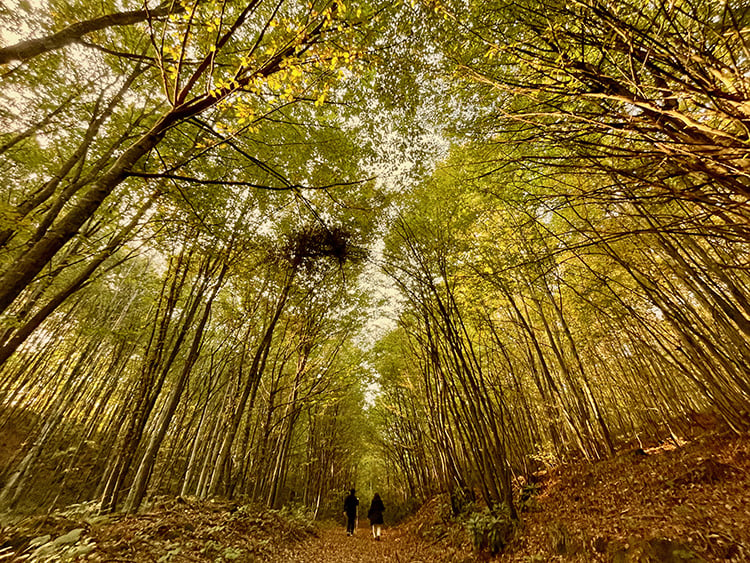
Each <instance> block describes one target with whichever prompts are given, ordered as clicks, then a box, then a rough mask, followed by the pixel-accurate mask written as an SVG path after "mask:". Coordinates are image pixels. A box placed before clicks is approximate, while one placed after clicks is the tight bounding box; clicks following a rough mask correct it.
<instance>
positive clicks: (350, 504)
mask: <svg viewBox="0 0 750 563" xmlns="http://www.w3.org/2000/svg"><path fill="white" fill-rule="evenodd" d="M355 492H356V491H355V490H354V489H352V490H350V491H349V496H347V497H346V498H345V499H344V514H345V515H346V535H347V536H352V535H354V528H355V527H356V522H357V507H358V506H359V499H358V498H357V497H356V496H355V494H354V493H355Z"/></svg>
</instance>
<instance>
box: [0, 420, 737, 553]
mask: <svg viewBox="0 0 750 563" xmlns="http://www.w3.org/2000/svg"><path fill="white" fill-rule="evenodd" d="M521 517H522V518H521V524H520V526H519V527H518V529H517V530H516V534H515V537H514V539H513V540H511V542H510V543H509V545H507V546H506V547H505V550H504V551H503V553H501V554H499V555H497V556H496V557H494V558H492V557H491V556H490V555H489V554H487V553H477V552H476V551H474V550H473V549H472V546H471V540H470V537H469V534H468V532H467V525H466V523H467V521H468V518H469V515H468V514H465V515H459V516H458V517H454V516H451V515H450V510H449V509H448V507H447V502H446V501H445V499H433V500H432V501H430V502H428V503H427V504H426V505H425V506H424V507H423V508H422V509H421V510H420V512H419V513H418V514H417V515H415V516H413V517H412V518H410V519H409V520H407V521H406V522H403V523H401V524H400V525H398V526H391V527H389V526H386V528H385V530H384V533H383V539H382V541H374V540H373V539H372V538H371V537H370V534H369V530H368V528H367V527H366V526H365V523H364V522H360V528H359V529H358V533H357V534H355V536H353V537H347V536H346V534H345V533H344V530H343V523H323V524H318V525H315V526H313V525H311V524H310V523H309V522H306V521H305V520H303V519H301V518H299V517H296V516H294V515H292V514H288V513H284V512H277V511H264V512H259V511H253V510H252V509H249V508H248V507H244V506H237V505H233V504H230V503H210V502H203V503H199V502H187V501H169V502H165V503H163V504H161V505H156V506H153V507H151V509H150V510H149V511H148V512H145V513H143V514H139V515H135V516H109V517H97V516H94V512H93V507H92V506H91V505H82V506H78V507H71V508H69V509H68V510H66V511H61V512H57V513H54V514H52V515H48V516H45V517H42V516H38V517H26V518H24V519H23V520H14V521H11V520H8V519H6V520H5V521H4V522H2V528H0V562H1V563H6V562H12V561H28V562H31V563H35V562H47V561H100V562H105V561H107V562H132V563H142V562H157V563H170V562H172V563H182V562H195V561H200V562H223V561H239V562H243V563H255V562H261V561H266V562H269V563H281V562H309V563H318V562H320V563H324V562H340V563H349V562H358V561H362V562H365V561H367V562H370V561H384V562H388V561H393V562H398V563H406V562H411V563H418V562H424V563H428V562H436V563H448V562H452V563H468V562H471V561H488V560H494V561H497V562H498V563H520V562H524V563H543V562H552V561H570V562H580V563H582V562H597V561H602V562H616V563H631V562H633V563H635V562H638V563H641V562H648V561H654V562H662V561H663V562H677V563H681V562H685V563H687V562H693V563H697V562H701V561H705V562H719V561H732V562H737V563H740V562H745V561H750V437H736V436H731V435H728V434H715V433H714V434H709V435H704V436H703V437H702V438H699V439H696V440H694V441H691V442H690V443H687V444H680V445H676V444H663V445H660V446H658V447H653V448H645V447H644V448H643V449H642V450H633V451H630V452H627V453H622V454H620V455H618V456H616V457H615V458H613V459H610V460H607V461H604V462H600V463H596V464H587V463H581V464H574V465H567V466H561V467H556V468H555V469H553V470H550V471H548V472H546V473H543V474H541V475H540V479H539V481H538V483H537V493H536V494H535V495H534V496H533V497H532V498H531V499H529V501H528V502H526V503H525V504H524V505H523V512H522V513H521Z"/></svg>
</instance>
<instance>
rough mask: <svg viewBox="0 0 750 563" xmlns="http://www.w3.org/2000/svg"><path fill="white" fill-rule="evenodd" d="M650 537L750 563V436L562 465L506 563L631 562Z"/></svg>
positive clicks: (716, 437) (531, 508)
mask: <svg viewBox="0 0 750 563" xmlns="http://www.w3.org/2000/svg"><path fill="white" fill-rule="evenodd" d="M649 540H653V541H658V540H668V541H671V542H675V543H678V544H680V545H684V546H685V548H686V549H685V550H683V551H684V552H688V551H692V552H693V553H694V554H695V556H696V558H703V559H705V560H706V561H727V560H730V561H737V562H740V561H750V438H748V437H747V436H742V437H738V436H735V435H731V434H727V433H724V434H706V435H704V436H702V437H700V438H698V439H696V440H694V441H692V442H690V443H687V444H679V445H677V444H663V445H660V446H658V447H653V448H645V449H642V450H641V449H637V450H632V451H629V452H626V453H622V454H620V455H618V456H616V457H614V458H613V459H610V460H607V461H603V462H599V463H596V464H576V465H568V466H561V467H557V468H555V469H554V470H552V471H549V472H548V474H546V475H544V476H543V478H542V479H541V482H540V488H539V490H538V494H537V495H536V496H535V497H533V498H532V500H531V502H530V503H529V504H528V506H527V510H525V511H524V513H523V523H522V526H521V529H520V530H519V533H518V534H517V536H516V538H515V540H514V541H513V543H512V544H511V545H510V546H509V547H508V549H507V550H506V553H505V554H504V555H502V556H501V557H500V560H501V561H507V562H511V561H513V562H516V561H529V560H530V557H531V556H537V557H539V561H554V560H558V559H559V560H571V561H573V560H574V561H586V562H589V561H612V560H613V559H616V558H617V557H618V556H619V557H620V558H622V557H625V559H623V560H624V561H628V560H630V559H633V560H635V559H636V556H635V551H636V550H637V549H636V548H637V546H638V544H639V543H642V542H644V541H649ZM618 554H619V555H618ZM623 554H624V555H623ZM628 557H630V558H628ZM685 557H686V559H685V560H688V559H687V555H686V556H685ZM653 560H658V559H657V558H656V556H654V557H653ZM696 560H698V559H696Z"/></svg>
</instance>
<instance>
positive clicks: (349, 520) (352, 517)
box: [346, 514, 357, 535]
mask: <svg viewBox="0 0 750 563" xmlns="http://www.w3.org/2000/svg"><path fill="white" fill-rule="evenodd" d="M356 519H357V515H356V514H347V515H346V533H347V534H349V535H352V534H353V533H354V522H355V521H356Z"/></svg>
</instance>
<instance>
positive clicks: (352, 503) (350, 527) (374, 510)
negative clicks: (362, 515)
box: [344, 489, 385, 541]
mask: <svg viewBox="0 0 750 563" xmlns="http://www.w3.org/2000/svg"><path fill="white" fill-rule="evenodd" d="M355 493H356V491H355V490H354V489H351V490H350V491H349V496H347V497H346V498H345V499H344V514H345V515H346V535H347V536H351V535H354V530H355V528H356V527H357V513H358V510H359V499H358V498H357V496H356V494H355ZM383 512H385V505H384V504H383V500H382V499H381V498H380V495H379V494H378V493H375V496H374V497H372V502H370V509H369V510H368V511H367V518H368V519H369V520H370V528H371V530H372V537H373V538H374V539H376V540H378V541H379V540H380V534H381V532H382V530H383Z"/></svg>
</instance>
